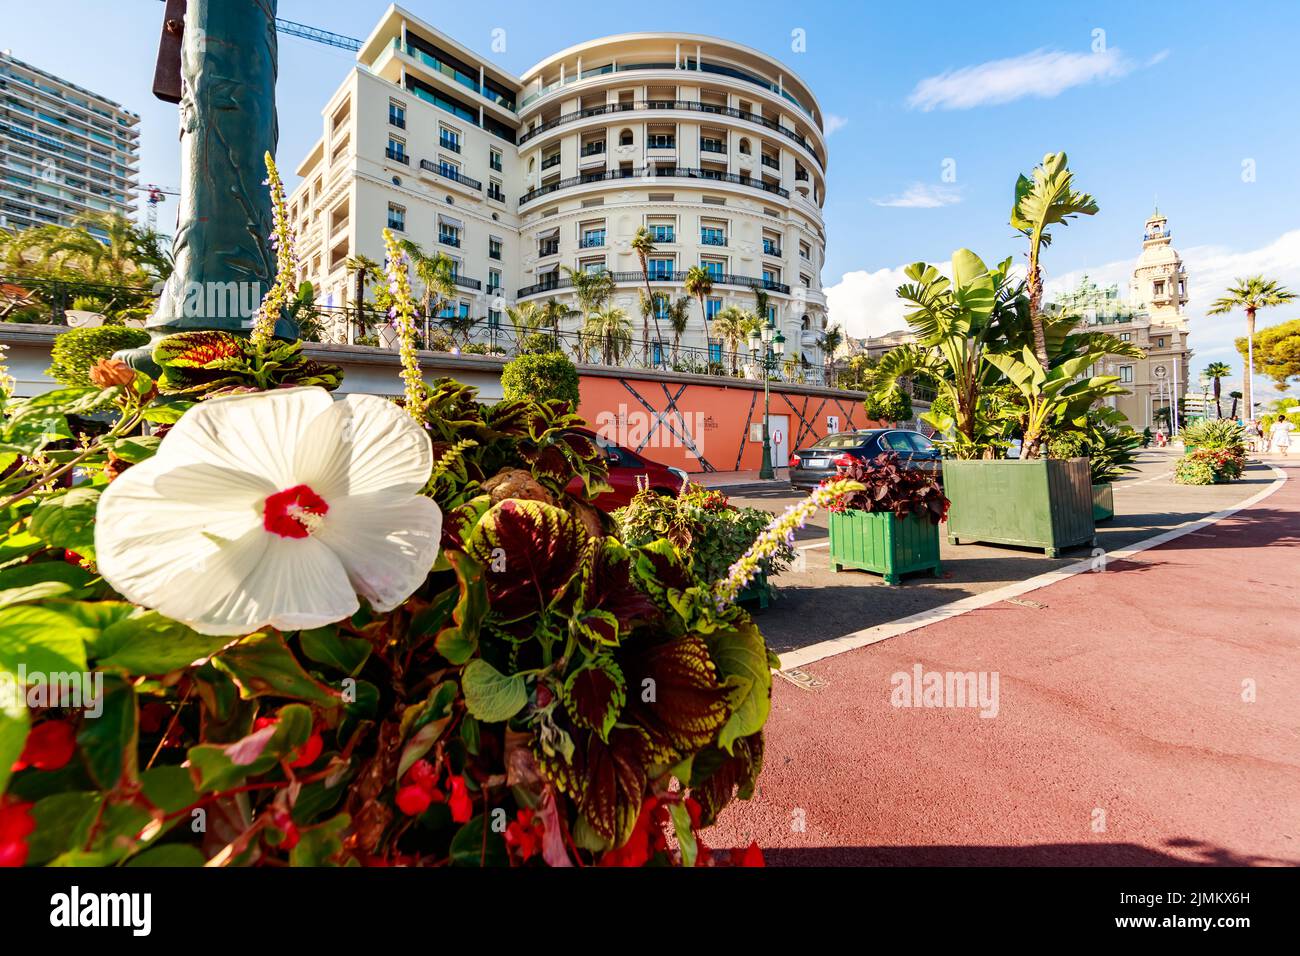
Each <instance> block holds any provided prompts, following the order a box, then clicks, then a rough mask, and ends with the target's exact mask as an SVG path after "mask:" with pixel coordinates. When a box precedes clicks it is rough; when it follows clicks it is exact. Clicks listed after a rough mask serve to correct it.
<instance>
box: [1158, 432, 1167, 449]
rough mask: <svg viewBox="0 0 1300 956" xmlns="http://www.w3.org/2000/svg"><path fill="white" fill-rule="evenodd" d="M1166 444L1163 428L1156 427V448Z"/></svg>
mask: <svg viewBox="0 0 1300 956" xmlns="http://www.w3.org/2000/svg"><path fill="white" fill-rule="evenodd" d="M1166 444H1167V439H1166V438H1165V430H1164V429H1163V428H1157V429H1156V447H1157V448H1164V447H1165V445H1166Z"/></svg>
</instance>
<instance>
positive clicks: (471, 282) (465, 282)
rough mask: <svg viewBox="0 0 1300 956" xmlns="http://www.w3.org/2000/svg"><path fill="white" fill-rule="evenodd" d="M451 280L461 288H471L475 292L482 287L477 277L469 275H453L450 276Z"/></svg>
mask: <svg viewBox="0 0 1300 956" xmlns="http://www.w3.org/2000/svg"><path fill="white" fill-rule="evenodd" d="M451 281H452V282H454V283H456V285H458V286H460V287H461V288H462V289H473V290H474V291H475V292H477V291H478V290H479V289H481V288H483V283H482V282H480V281H479V280H478V279H471V278H470V277H469V276H462V275H454V276H452V277H451Z"/></svg>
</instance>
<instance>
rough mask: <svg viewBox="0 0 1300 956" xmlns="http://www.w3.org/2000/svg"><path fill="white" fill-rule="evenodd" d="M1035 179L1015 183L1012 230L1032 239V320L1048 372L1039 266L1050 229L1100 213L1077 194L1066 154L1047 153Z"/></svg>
mask: <svg viewBox="0 0 1300 956" xmlns="http://www.w3.org/2000/svg"><path fill="white" fill-rule="evenodd" d="M1033 175H1034V178H1033V179H1032V180H1031V179H1029V178H1028V177H1027V176H1024V175H1021V176H1020V177H1019V178H1018V179H1017V180H1016V201H1015V204H1014V205H1013V206H1012V207H1011V227H1012V228H1013V229H1017V230H1019V231H1020V232H1022V233H1024V235H1026V236H1027V237H1028V238H1029V275H1028V279H1027V291H1028V293H1029V320H1030V322H1031V323H1032V324H1033V329H1034V353H1035V355H1036V356H1037V357H1038V363H1039V364H1040V365H1041V366H1043V368H1046V367H1047V366H1048V364H1049V360H1048V355H1047V337H1046V335H1045V334H1044V332H1043V322H1042V319H1041V318H1040V317H1039V312H1040V310H1041V309H1042V305H1043V271H1042V268H1041V265H1040V262H1039V257H1040V256H1041V254H1042V251H1043V247H1044V246H1047V245H1050V244H1051V241H1052V237H1051V234H1050V233H1048V231H1047V227H1048V226H1053V225H1056V224H1057V223H1060V224H1062V225H1066V224H1068V220H1070V219H1073V218H1075V217H1076V216H1092V215H1095V214H1096V212H1097V201H1096V200H1095V199H1093V198H1092V197H1091V196H1090V195H1088V194H1087V193H1081V192H1076V191H1075V190H1074V188H1073V186H1074V173H1072V172H1071V171H1070V167H1069V166H1068V165H1067V160H1066V156H1065V153H1048V154H1047V155H1046V156H1044V157H1043V162H1042V164H1041V165H1039V166H1036V167H1035V168H1034V174H1033Z"/></svg>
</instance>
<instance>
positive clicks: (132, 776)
mask: <svg viewBox="0 0 1300 956" xmlns="http://www.w3.org/2000/svg"><path fill="white" fill-rule="evenodd" d="M96 703H97V704H98V705H99V706H101V707H102V708H103V710H102V712H101V713H100V715H99V716H98V717H95V718H93V719H91V718H90V717H89V715H87V719H86V720H83V721H81V725H80V727H79V728H78V730H77V746H78V747H79V748H80V749H81V753H82V755H83V756H84V757H85V759H86V767H87V769H89V771H90V775H91V776H92V777H94V778H95V782H96V783H98V784H99V786H100V787H101V788H102V789H104V790H110V789H113V788H114V787H116V786H118V784H120V783H125V784H134V783H135V781H136V777H137V775H138V771H139V764H138V762H137V761H138V751H139V742H140V741H139V715H138V712H137V709H136V699H135V688H134V687H133V686H131V685H130V684H128V683H126V682H125V681H124V680H122V679H121V678H119V677H115V676H111V675H110V676H109V677H108V678H107V679H106V680H105V681H104V689H103V693H102V695H101V696H100V698H99V700H98V701H96Z"/></svg>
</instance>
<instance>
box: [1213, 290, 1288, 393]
mask: <svg viewBox="0 0 1300 956" xmlns="http://www.w3.org/2000/svg"><path fill="white" fill-rule="evenodd" d="M1233 281H1234V282H1235V283H1236V285H1231V286H1229V287H1228V291H1227V294H1226V295H1223V296H1220V297H1219V298H1217V299H1215V300H1214V301H1213V302H1211V303H1210V307H1209V308H1208V309H1206V310H1205V314H1206V315H1227V314H1228V313H1229V312H1231V311H1232V310H1233V309H1244V310H1245V311H1246V418H1254V417H1255V391H1254V387H1255V383H1254V382H1253V381H1252V378H1253V375H1254V368H1253V367H1252V366H1253V364H1254V361H1255V313H1256V312H1257V311H1259V310H1260V309H1267V308H1269V307H1270V306H1274V305H1282V304H1284V303H1287V302H1290V301H1291V300H1293V299H1294V298H1295V293H1294V292H1290V291H1288V290H1287V289H1285V288H1283V287H1282V286H1280V285H1278V283H1277V281H1276V280H1275V279H1265V278H1264V277H1263V276H1262V275H1258V276H1250V277H1249V278H1245V279H1235V280H1233Z"/></svg>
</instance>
